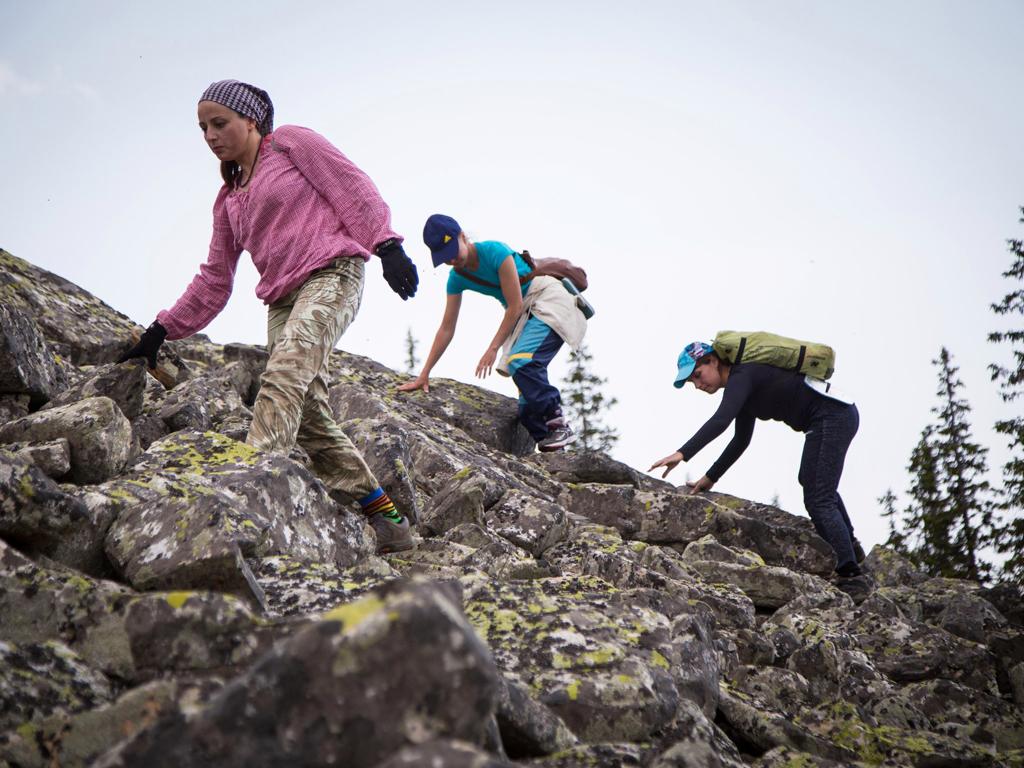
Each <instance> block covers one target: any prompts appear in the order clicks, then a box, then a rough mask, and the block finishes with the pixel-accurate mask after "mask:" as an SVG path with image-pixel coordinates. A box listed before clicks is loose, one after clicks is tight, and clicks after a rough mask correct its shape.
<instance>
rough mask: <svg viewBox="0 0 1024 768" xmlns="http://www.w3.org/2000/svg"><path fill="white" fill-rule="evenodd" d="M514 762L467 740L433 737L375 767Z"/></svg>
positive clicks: (507, 767)
mask: <svg viewBox="0 0 1024 768" xmlns="http://www.w3.org/2000/svg"><path fill="white" fill-rule="evenodd" d="M512 765H513V764H512V763H509V762H507V761H505V760H499V759H497V758H495V757H494V756H493V755H491V754H490V753H488V752H485V751H484V750H482V749H480V748H479V747H476V746H474V745H472V744H467V743H466V742H464V741H456V740H452V739H434V740H432V741H428V742H427V743H425V744H416V745H415V746H411V747H405V748H404V749H401V750H399V751H398V752H396V753H395V754H393V755H391V756H390V757H389V758H388V759H387V760H384V761H383V762H380V763H377V765H376V766H375V768H418V766H430V768H512Z"/></svg>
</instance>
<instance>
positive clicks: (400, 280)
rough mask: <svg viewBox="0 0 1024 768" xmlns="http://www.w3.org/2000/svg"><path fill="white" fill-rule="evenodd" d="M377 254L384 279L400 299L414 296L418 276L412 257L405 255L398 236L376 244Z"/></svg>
mask: <svg viewBox="0 0 1024 768" xmlns="http://www.w3.org/2000/svg"><path fill="white" fill-rule="evenodd" d="M377 255H378V256H380V263H381V267H383V269H384V279H385V280H387V281H388V285H390V286H391V290H392V291H394V292H395V293H397V294H398V295H399V296H401V297H402V301H405V300H406V299H408V298H409V297H410V296H415V295H416V287H417V286H418V285H419V284H420V276H419V274H418V273H417V272H416V265H415V264H413V263H412V259H410V258H409V257H408V256H406V255H405V249H404V248H402V244H401V243H400V242H398V238H394V237H393V238H391V239H390V240H385V241H384V242H383V243H381V244H380V245H378V246H377Z"/></svg>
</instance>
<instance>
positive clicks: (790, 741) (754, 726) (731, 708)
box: [718, 683, 857, 764]
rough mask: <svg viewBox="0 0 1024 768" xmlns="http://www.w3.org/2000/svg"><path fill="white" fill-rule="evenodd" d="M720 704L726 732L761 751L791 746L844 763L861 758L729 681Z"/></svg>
mask: <svg viewBox="0 0 1024 768" xmlns="http://www.w3.org/2000/svg"><path fill="white" fill-rule="evenodd" d="M718 707H719V712H720V713H721V715H722V718H723V720H724V722H725V723H726V724H727V728H726V733H732V734H735V736H736V737H738V738H739V739H741V740H742V741H743V742H746V743H748V744H751V745H753V746H755V747H757V748H758V749H760V750H761V751H768V750H769V749H772V748H774V747H791V748H793V749H796V750H799V751H801V752H808V753H810V754H812V755H816V756H818V757H823V758H825V759H827V760H834V761H837V762H840V763H843V764H848V763H852V762H854V761H856V759H857V756H856V753H855V752H854V751H853V750H851V749H849V748H847V747H846V746H843V745H838V744H835V743H834V742H833V741H832V740H831V739H829V738H826V737H821V736H817V735H815V734H814V733H813V732H812V731H810V730H809V729H807V728H805V727H802V726H800V725H798V724H797V723H794V722H791V721H790V720H789V719H788V718H786V717H785V716H783V715H781V714H777V713H774V712H772V711H771V710H766V709H761V708H760V707H758V706H757V704H756V702H755V701H754V700H753V699H751V698H750V697H748V696H746V695H744V694H743V693H741V692H739V691H738V690H736V689H734V688H733V687H732V686H730V685H727V684H725V683H723V685H722V696H721V699H720V701H719V705H718ZM734 740H736V739H735V738H734Z"/></svg>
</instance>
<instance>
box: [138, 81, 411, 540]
mask: <svg viewBox="0 0 1024 768" xmlns="http://www.w3.org/2000/svg"><path fill="white" fill-rule="evenodd" d="M199 127H200V128H201V129H202V131H203V138H204V139H205V140H206V143H207V144H208V145H209V147H210V149H211V150H212V151H213V154H214V155H216V156H217V159H218V160H220V171H221V177H222V178H223V179H224V186H222V187H221V189H220V192H219V193H218V194H217V199H216V201H215V202H214V205H213V238H212V240H211V242H210V254H209V257H208V258H207V260H206V263H205V264H203V265H202V266H201V267H200V268H199V273H198V274H197V275H196V276H195V278H194V279H193V280H192V283H191V284H190V285H189V286H188V288H187V289H186V290H185V293H184V294H183V295H182V296H181V298H180V299H178V301H177V302H176V303H175V304H174V306H173V307H171V308H170V309H165V310H163V311H162V312H160V313H158V314H157V319H156V321H154V323H153V324H152V325H151V326H150V327H149V328H148V329H147V330H146V332H145V333H144V334H143V336H142V338H141V339H140V340H139V343H138V344H136V345H135V346H133V347H132V348H131V349H130V350H129V351H128V352H126V353H125V355H124V356H123V357H122V358H121V360H122V362H123V361H124V360H128V359H131V358H136V357H144V358H146V359H147V361H148V362H149V366H150V367H151V368H155V367H156V357H157V351H158V350H159V348H160V345H161V344H162V343H163V341H164V339H171V340H174V339H182V338H185V337H186V336H190V335H191V334H193V333H196V332H197V331H200V330H202V329H203V328H205V327H206V326H207V325H208V324H209V323H210V322H211V321H212V320H213V319H214V318H215V317H216V316H217V315H218V314H219V313H220V311H221V310H222V309H223V308H224V305H225V304H227V300H228V297H229V296H230V295H231V287H232V283H233V281H234V276H235V267H236V265H237V264H238V257H239V256H240V255H241V253H242V251H243V250H245V251H248V252H249V254H250V255H251V256H252V261H253V264H255V266H256V269H257V270H258V271H259V273H260V281H259V284H258V285H257V286H256V295H257V296H258V297H259V298H261V299H263V301H264V303H265V304H267V305H269V306H268V318H267V336H268V339H267V349H268V351H269V352H270V360H269V361H268V363H267V369H266V371H265V372H264V374H263V376H262V378H261V386H260V392H259V395H258V396H257V398H256V402H255V404H254V405H253V420H252V426H251V427H250V428H249V434H248V436H247V437H246V443H247V444H248V445H250V446H252V447H254V448H258V449H260V450H264V451H273V452H275V453H281V454H284V455H287V454H288V452H289V451H290V449H291V448H292V446H293V445H295V443H296V442H298V444H299V445H301V446H302V447H303V448H304V449H305V451H306V453H307V454H309V458H310V460H311V462H312V464H313V468H314V471H315V472H316V474H317V475H318V476H319V477H320V478H321V479H322V480H323V481H324V482H325V483H326V484H327V485H328V486H330V487H332V488H338V489H340V490H342V491H345V492H346V493H348V494H349V495H351V496H353V497H354V498H356V499H358V500H359V503H360V506H361V507H362V509H363V512H364V514H366V516H367V518H368V520H369V522H370V524H371V525H372V526H373V528H374V530H375V531H376V533H377V550H378V552H398V551H401V550H404V549H409V548H411V547H412V536H411V533H410V531H409V521H408V519H407V518H405V517H403V516H402V515H401V514H400V513H399V512H398V511H397V510H396V509H395V505H394V504H393V503H392V502H391V500H390V499H389V498H388V496H387V494H386V493H384V490H383V489H382V488H381V487H380V484H379V483H378V482H377V479H376V478H375V477H374V475H373V472H371V471H370V468H369V467H368V466H367V465H366V461H365V460H364V459H363V457H362V455H361V454H360V453H359V451H358V449H356V447H355V446H354V445H353V444H352V441H351V440H349V439H348V437H347V436H346V435H345V433H344V432H342V431H341V429H339V428H338V426H337V424H335V423H334V419H333V418H332V413H331V409H330V406H329V405H328V403H327V361H328V358H329V356H330V353H331V350H333V349H334V346H335V344H337V342H338V340H339V339H340V338H341V335H342V334H343V333H344V332H345V329H346V328H347V327H348V325H349V324H350V323H351V322H352V320H353V318H354V317H355V315H356V312H357V311H358V309H359V303H360V301H361V299H362V293H363V281H364V264H365V262H366V261H368V260H369V259H370V255H371V254H372V253H375V254H376V255H377V256H379V257H380V260H381V264H382V267H383V272H384V278H385V279H386V280H387V281H388V285H390V286H391V288H392V289H393V290H394V291H395V292H396V293H397V294H398V295H399V296H401V297H402V299H403V300H404V299H408V298H409V297H410V296H413V295H414V294H415V293H416V287H417V285H418V283H419V277H418V275H417V273H416V267H415V265H414V264H413V263H412V261H410V259H409V258H408V257H407V256H406V255H405V251H404V249H403V248H402V238H401V237H399V236H398V235H397V234H396V233H395V232H394V231H392V229H391V210H390V209H389V208H388V206H387V204H386V203H385V202H384V201H383V200H382V199H381V197H380V193H379V192H378V191H377V188H376V187H375V186H374V184H373V182H372V181H371V180H370V178H369V177H368V176H367V175H366V174H365V173H363V172H362V171H361V170H359V169H358V168H357V167H356V166H355V165H354V164H353V163H352V162H351V161H350V160H349V159H348V158H347V157H345V156H344V155H343V154H342V153H341V152H339V151H338V149H337V148H335V147H334V146H333V145H332V144H331V143H330V142H328V141H327V140H326V139H325V138H324V137H322V136H320V135H319V134H317V133H315V132H313V131H311V130H309V129H308V128H299V127H297V126H292V125H286V126H282V127H280V128H278V129H277V130H276V131H275V130H274V105H273V104H272V103H271V101H270V97H269V96H268V95H267V92H266V91H264V90H261V89H259V88H256V87H254V86H252V85H248V84H246V83H240V82H238V81H237V80H222V81H220V82H216V83H213V84H212V85H211V86H210V87H209V88H207V89H206V91H205V92H204V93H203V96H202V98H201V99H200V101H199Z"/></svg>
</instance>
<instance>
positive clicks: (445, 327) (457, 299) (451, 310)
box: [398, 293, 462, 392]
mask: <svg viewBox="0 0 1024 768" xmlns="http://www.w3.org/2000/svg"><path fill="white" fill-rule="evenodd" d="M447 296H448V303H447V304H445V306H444V317H442V318H441V325H440V327H439V328H438V329H437V333H436V334H435V335H434V343H433V344H432V345H431V346H430V354H428V355H427V362H425V363H424V364H423V370H422V371H420V375H419V376H417V377H416V378H415V379H413V380H412V381H409V382H406V383H405V384H402V385H401V386H399V387H398V389H399V390H400V391H402V392H411V391H413V390H416V389H422V390H423V391H424V392H429V391H430V370H431V369H432V368H433V367H434V366H435V365H436V364H437V361H438V360H440V359H441V355H443V354H444V351H445V350H446V349H448V345H449V344H450V343H451V341H452V339H453V338H454V337H455V325H456V323H458V320H459V309H460V308H461V307H462V294H461V293H449V294H447Z"/></svg>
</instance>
